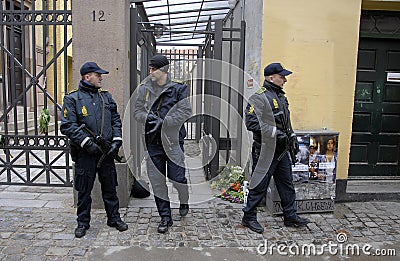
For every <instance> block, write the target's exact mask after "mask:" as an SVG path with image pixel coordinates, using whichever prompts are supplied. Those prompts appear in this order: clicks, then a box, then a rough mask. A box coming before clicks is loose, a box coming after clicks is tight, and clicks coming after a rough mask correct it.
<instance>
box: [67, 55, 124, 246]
mask: <svg viewBox="0 0 400 261" xmlns="http://www.w3.org/2000/svg"><path fill="white" fill-rule="evenodd" d="M80 73H81V76H82V80H81V81H80V83H79V88H78V89H75V90H73V91H71V92H70V93H69V94H67V95H65V96H64V103H63V108H62V113H61V114H62V115H61V127H60V130H61V133H62V134H64V135H66V136H67V137H68V138H69V140H70V146H71V156H72V159H73V160H74V161H75V173H74V187H75V189H76V190H77V191H78V203H77V216H78V218H77V221H78V226H77V228H76V229H75V236H76V237H77V238H80V237H83V236H84V235H85V234H86V230H87V229H89V227H90V209H91V203H92V198H91V196H90V194H91V191H92V189H93V185H94V181H95V178H96V173H98V178H99V181H100V184H101V191H102V197H103V202H104V207H105V210H106V213H107V225H108V226H110V227H115V228H116V229H117V230H119V231H125V230H127V229H128V225H127V224H126V223H125V222H123V221H122V220H121V217H120V213H119V201H118V197H117V191H116V186H117V185H118V184H117V173H116V170H115V163H114V157H115V156H116V155H117V154H118V151H119V148H120V147H121V145H122V130H121V127H122V124H121V118H120V115H119V113H118V111H117V104H116V103H115V101H114V100H113V98H112V96H111V94H110V93H109V92H107V91H106V90H103V89H100V87H101V86H102V83H101V82H102V80H103V78H102V74H108V72H107V71H105V70H103V69H101V68H100V67H99V66H98V65H97V64H96V63H95V62H87V63H85V64H83V65H82V67H81V69H80ZM90 132H93V133H94V134H96V136H98V135H100V136H102V137H103V138H104V139H105V141H106V142H107V143H108V145H109V146H108V147H109V149H108V151H103V150H102V148H101V145H99V144H97V143H96V142H95V141H96V140H95V138H94V137H93V136H92V135H91V134H90Z"/></svg>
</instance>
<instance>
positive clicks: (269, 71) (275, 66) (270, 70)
mask: <svg viewBox="0 0 400 261" xmlns="http://www.w3.org/2000/svg"><path fill="white" fill-rule="evenodd" d="M291 73H292V72H291V71H289V70H286V69H284V68H283V67H282V65H281V64H280V63H271V64H269V65H267V66H266V67H265V68H264V76H270V75H273V74H279V75H282V76H288V75H289V74H291Z"/></svg>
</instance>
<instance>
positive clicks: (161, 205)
mask: <svg viewBox="0 0 400 261" xmlns="http://www.w3.org/2000/svg"><path fill="white" fill-rule="evenodd" d="M168 69H169V61H168V59H167V57H165V56H164V55H155V56H153V57H152V58H151V59H150V63H149V70H150V76H149V77H148V78H147V79H146V80H145V82H144V83H143V84H141V85H140V86H139V87H138V88H139V89H138V93H137V99H136V101H135V112H134V116H135V119H136V120H137V121H138V122H139V123H141V124H143V125H144V131H145V146H146V149H147V151H148V154H149V159H148V160H147V164H146V165H147V173H148V176H149V179H150V183H151V185H152V188H153V192H154V197H155V201H156V205H157V209H158V213H159V215H160V216H161V223H160V224H159V226H158V232H159V233H165V232H167V231H168V228H169V227H170V226H172V217H171V207H170V202H169V197H168V188H167V185H166V176H167V177H168V178H169V179H170V180H171V182H172V183H173V185H174V187H175V188H176V189H177V190H178V193H179V201H180V206H179V214H180V215H181V216H186V215H187V213H188V211H189V204H188V200H189V194H188V187H187V180H186V177H185V163H184V154H183V143H184V138H185V136H186V130H185V127H184V126H183V123H184V122H185V121H186V120H187V119H188V118H190V116H191V113H192V111H191V106H190V104H189V102H188V100H187V96H188V88H187V85H186V84H184V83H182V82H179V81H174V80H171V76H170V74H169V73H168Z"/></svg>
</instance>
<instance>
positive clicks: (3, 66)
mask: <svg viewBox="0 0 400 261" xmlns="http://www.w3.org/2000/svg"><path fill="white" fill-rule="evenodd" d="M4 4H5V3H4ZM0 11H3V1H2V3H1V5H0ZM5 28H7V27H6V26H4V24H3V23H0V29H1V32H0V37H1V46H4V45H5V39H4V38H5V35H4V29H5ZM1 57H2V59H3V62H2V63H1V72H2V87H3V88H2V92H3V93H2V94H3V115H2V116H1V117H0V121H2V120H4V132H5V133H7V132H8V126H7V87H6V86H8V83H7V82H8V78H6V77H5V75H6V55H5V53H4V50H3V49H1ZM7 160H8V162H9V159H7Z"/></svg>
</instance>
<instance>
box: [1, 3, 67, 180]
mask: <svg viewBox="0 0 400 261" xmlns="http://www.w3.org/2000/svg"><path fill="white" fill-rule="evenodd" d="M71 2H72V1H68V0H63V1H56V0H40V1H39V0H33V1H24V0H20V1H14V0H2V1H1V5H0V46H1V52H0V56H1V60H0V64H1V72H0V73H1V88H0V92H1V97H2V99H1V100H0V108H1V112H0V115H1V116H0V122H1V124H0V134H1V139H0V149H1V150H0V151H1V153H0V184H13V185H30V186H71V185H72V183H71V170H72V166H71V162H70V157H69V145H68V140H67V138H66V137H64V136H61V134H60V132H59V120H60V118H59V113H60V110H61V105H60V104H61V102H62V97H63V96H64V94H65V93H67V92H68V90H69V89H70V88H69V83H70V82H72V75H71V71H72V57H71V55H72V48H71V47H72V46H71V43H72V28H71V27H72V20H71V19H72V11H71ZM49 117H50V118H49ZM46 123H47V124H46Z"/></svg>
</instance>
